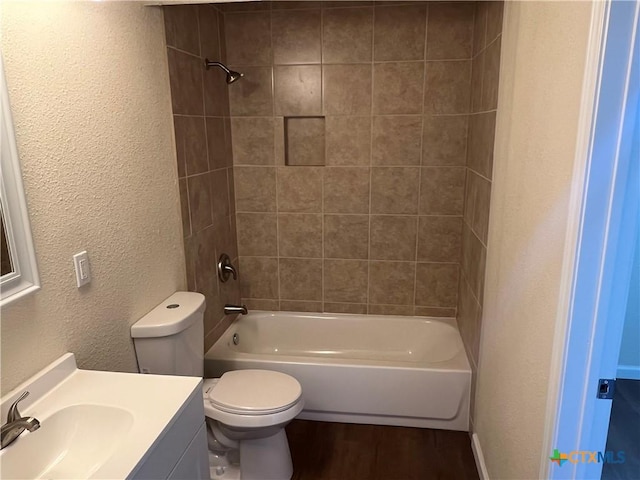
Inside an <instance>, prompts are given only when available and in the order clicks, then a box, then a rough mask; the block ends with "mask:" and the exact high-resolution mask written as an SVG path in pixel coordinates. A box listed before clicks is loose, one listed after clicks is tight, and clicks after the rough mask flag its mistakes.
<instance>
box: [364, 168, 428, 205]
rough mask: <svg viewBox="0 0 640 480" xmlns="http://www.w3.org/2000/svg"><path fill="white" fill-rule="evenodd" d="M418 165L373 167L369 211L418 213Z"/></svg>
mask: <svg viewBox="0 0 640 480" xmlns="http://www.w3.org/2000/svg"><path fill="white" fill-rule="evenodd" d="M419 177H420V171H419V167H374V168H373V169H372V172H371V213H390V214H394V213H395V214H416V213H418V185H419Z"/></svg>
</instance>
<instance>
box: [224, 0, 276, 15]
mask: <svg viewBox="0 0 640 480" xmlns="http://www.w3.org/2000/svg"><path fill="white" fill-rule="evenodd" d="M271 3H272V2H242V3H240V2H229V3H216V4H215V8H217V9H219V10H220V11H221V12H222V13H225V14H227V13H230V12H256V11H267V12H268V11H269V10H271Z"/></svg>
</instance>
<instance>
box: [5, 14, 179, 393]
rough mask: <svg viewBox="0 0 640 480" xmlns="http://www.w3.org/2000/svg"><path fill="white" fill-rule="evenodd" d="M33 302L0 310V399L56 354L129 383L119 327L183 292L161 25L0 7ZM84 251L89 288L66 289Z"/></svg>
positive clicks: (137, 17)
mask: <svg viewBox="0 0 640 480" xmlns="http://www.w3.org/2000/svg"><path fill="white" fill-rule="evenodd" d="M1 15H2V19H1V27H2V53H3V56H4V60H5V69H6V75H7V82H8V86H9V95H10V99H11V104H12V111H13V116H14V123H15V130H16V136H17V144H18V151H19V154H20V158H21V163H22V167H23V177H24V184H25V190H26V194H27V202H28V207H29V213H30V217H31V226H32V230H33V236H34V241H35V247H36V255H37V258H38V266H39V269H40V278H41V280H42V290H41V291H39V292H37V293H36V294H35V295H32V296H29V297H28V298H24V299H21V300H18V301H17V302H16V303H15V304H12V305H10V306H8V307H6V308H3V309H2V324H1V326H2V390H3V392H6V391H7V390H9V389H11V388H13V387H15V386H16V385H17V384H18V383H20V382H21V381H23V380H25V379H26V378H27V377H28V376H30V375H31V374H33V373H35V372H36V371H38V370H39V369H41V368H42V367H44V366H45V365H47V364H48V363H50V362H51V361H53V360H55V359H56V358H57V357H59V356H60V355H62V354H63V353H65V352H67V351H69V352H73V353H75V354H76V355H77V359H78V362H79V364H80V366H81V367H86V368H92V369H107V370H122V371H135V370H136V361H135V354H134V349H133V343H132V341H131V339H130V337H129V326H130V325H131V324H132V323H134V322H135V321H136V320H137V319H138V318H140V317H141V316H142V315H144V314H145V313H146V312H147V311H149V310H150V309H151V308H152V307H154V306H155V305H156V304H157V303H159V302H160V301H162V300H163V299H164V298H166V297H167V296H169V295H170V294H171V293H173V292H174V291H176V290H178V289H183V288H184V287H185V280H184V277H185V267H184V256H183V255H184V254H183V247H182V239H181V229H180V211H179V202H178V185H177V175H176V167H175V158H174V151H173V144H172V137H173V134H172V126H171V101H170V96H169V79H168V74H167V62H166V54H165V49H164V29H163V19H162V11H161V10H159V9H156V8H149V7H144V6H142V5H141V4H139V3H129V2H71V3H67V2H2V13H1ZM82 249H87V250H88V252H89V255H90V259H91V267H92V271H93V282H92V283H91V284H90V285H89V286H86V287H83V288H81V289H78V288H76V286H75V278H74V273H73V264H72V261H71V256H72V255H73V254H74V253H76V252H78V251H80V250H82Z"/></svg>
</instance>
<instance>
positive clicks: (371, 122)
mask: <svg viewBox="0 0 640 480" xmlns="http://www.w3.org/2000/svg"><path fill="white" fill-rule="evenodd" d="M371 10H372V12H371V110H370V112H371V113H370V115H371V118H370V120H369V125H370V131H369V215H368V216H369V225H368V226H369V231H368V239H367V310H366V312H367V314H368V313H369V310H370V304H371V258H370V256H371V214H372V209H373V205H372V204H373V128H374V120H375V116H374V112H375V105H374V103H375V95H374V92H375V64H373V60H374V59H375V57H376V53H375V48H376V28H375V26H376V9H375V8H372V9H371Z"/></svg>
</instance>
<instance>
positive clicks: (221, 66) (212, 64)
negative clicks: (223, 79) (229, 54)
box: [204, 58, 231, 73]
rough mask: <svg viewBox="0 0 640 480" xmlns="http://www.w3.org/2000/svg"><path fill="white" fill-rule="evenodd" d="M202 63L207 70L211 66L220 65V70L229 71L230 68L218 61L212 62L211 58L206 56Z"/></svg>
mask: <svg viewBox="0 0 640 480" xmlns="http://www.w3.org/2000/svg"><path fill="white" fill-rule="evenodd" d="M204 64H205V67H206V69H207V70H209V69H210V68H211V67H220V68H221V69H222V70H224V71H225V72H226V73H231V70H229V69H228V68H227V67H226V66H225V65H224V64H222V63H220V62H213V61H211V60H209V59H208V58H205V59H204Z"/></svg>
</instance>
